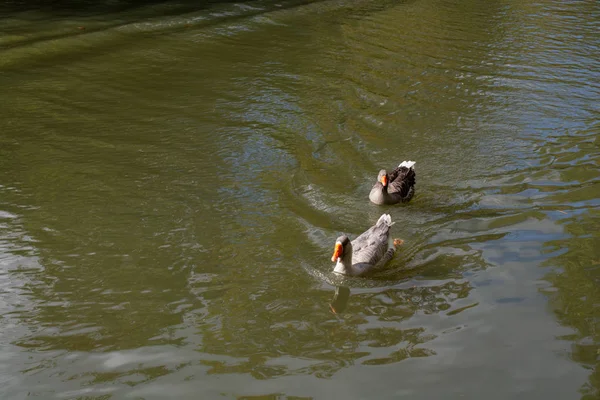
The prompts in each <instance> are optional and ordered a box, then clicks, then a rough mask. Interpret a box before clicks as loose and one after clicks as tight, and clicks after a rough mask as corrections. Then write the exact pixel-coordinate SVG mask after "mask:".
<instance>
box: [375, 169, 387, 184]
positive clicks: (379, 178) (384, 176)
mask: <svg viewBox="0 0 600 400" xmlns="http://www.w3.org/2000/svg"><path fill="white" fill-rule="evenodd" d="M377 182H379V183H381V184H382V185H383V187H387V184H388V174H387V171H386V170H385V169H382V170H381V171H379V175H377Z"/></svg>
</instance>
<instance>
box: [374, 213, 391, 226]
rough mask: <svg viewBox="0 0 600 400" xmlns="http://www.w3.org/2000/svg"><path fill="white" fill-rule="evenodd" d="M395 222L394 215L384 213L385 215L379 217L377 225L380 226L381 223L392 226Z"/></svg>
mask: <svg viewBox="0 0 600 400" xmlns="http://www.w3.org/2000/svg"><path fill="white" fill-rule="evenodd" d="M394 224H395V222H392V217H390V214H383V215H381V217H379V219H378V220H377V223H376V224H375V226H379V225H386V226H392V225H394Z"/></svg>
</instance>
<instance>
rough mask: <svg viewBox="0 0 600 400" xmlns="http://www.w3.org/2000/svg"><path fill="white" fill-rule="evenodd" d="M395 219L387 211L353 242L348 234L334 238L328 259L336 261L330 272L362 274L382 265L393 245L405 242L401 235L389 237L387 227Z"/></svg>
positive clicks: (389, 254)
mask: <svg viewBox="0 0 600 400" xmlns="http://www.w3.org/2000/svg"><path fill="white" fill-rule="evenodd" d="M393 224H394V223H393V222H392V217H390V215H389V214H383V215H382V216H381V217H379V219H378V220H377V223H376V224H375V225H373V226H372V227H370V228H369V229H368V230H366V231H365V232H363V233H362V234H361V235H360V236H358V237H357V238H356V239H354V240H353V241H352V242H351V241H350V239H348V236H345V235H343V236H340V237H338V238H337V239H336V240H335V248H334V250H333V256H331V262H335V263H336V264H335V268H334V269H333V272H335V273H338V274H342V275H350V276H361V275H366V274H368V273H370V272H373V271H374V270H375V269H378V268H380V267H383V266H384V265H385V264H386V263H387V262H388V261H390V260H391V259H392V257H393V256H394V253H395V252H396V246H399V245H401V244H402V243H404V241H403V240H401V239H394V240H391V238H390V227H391V226H392V225H393Z"/></svg>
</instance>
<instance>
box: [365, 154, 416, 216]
mask: <svg viewBox="0 0 600 400" xmlns="http://www.w3.org/2000/svg"><path fill="white" fill-rule="evenodd" d="M415 164H416V162H414V161H402V162H401V163H400V165H398V167H396V169H394V170H393V171H392V172H391V173H390V174H388V173H387V171H386V170H385V169H382V170H381V171H379V175H377V183H376V184H375V185H374V186H373V188H372V189H371V193H369V200H371V202H372V203H375V204H377V205H384V204H387V205H389V204H397V203H408V202H409V201H410V199H412V198H413V196H414V195H415V182H416V179H415V178H416V174H415V168H414V167H415Z"/></svg>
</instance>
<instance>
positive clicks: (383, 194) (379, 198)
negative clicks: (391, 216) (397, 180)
mask: <svg viewBox="0 0 600 400" xmlns="http://www.w3.org/2000/svg"><path fill="white" fill-rule="evenodd" d="M389 199H390V194H389V193H388V188H387V186H383V185H382V184H381V183H380V184H379V190H376V191H374V193H372V195H371V200H372V201H373V202H374V203H376V204H386V202H388V201H389Z"/></svg>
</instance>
